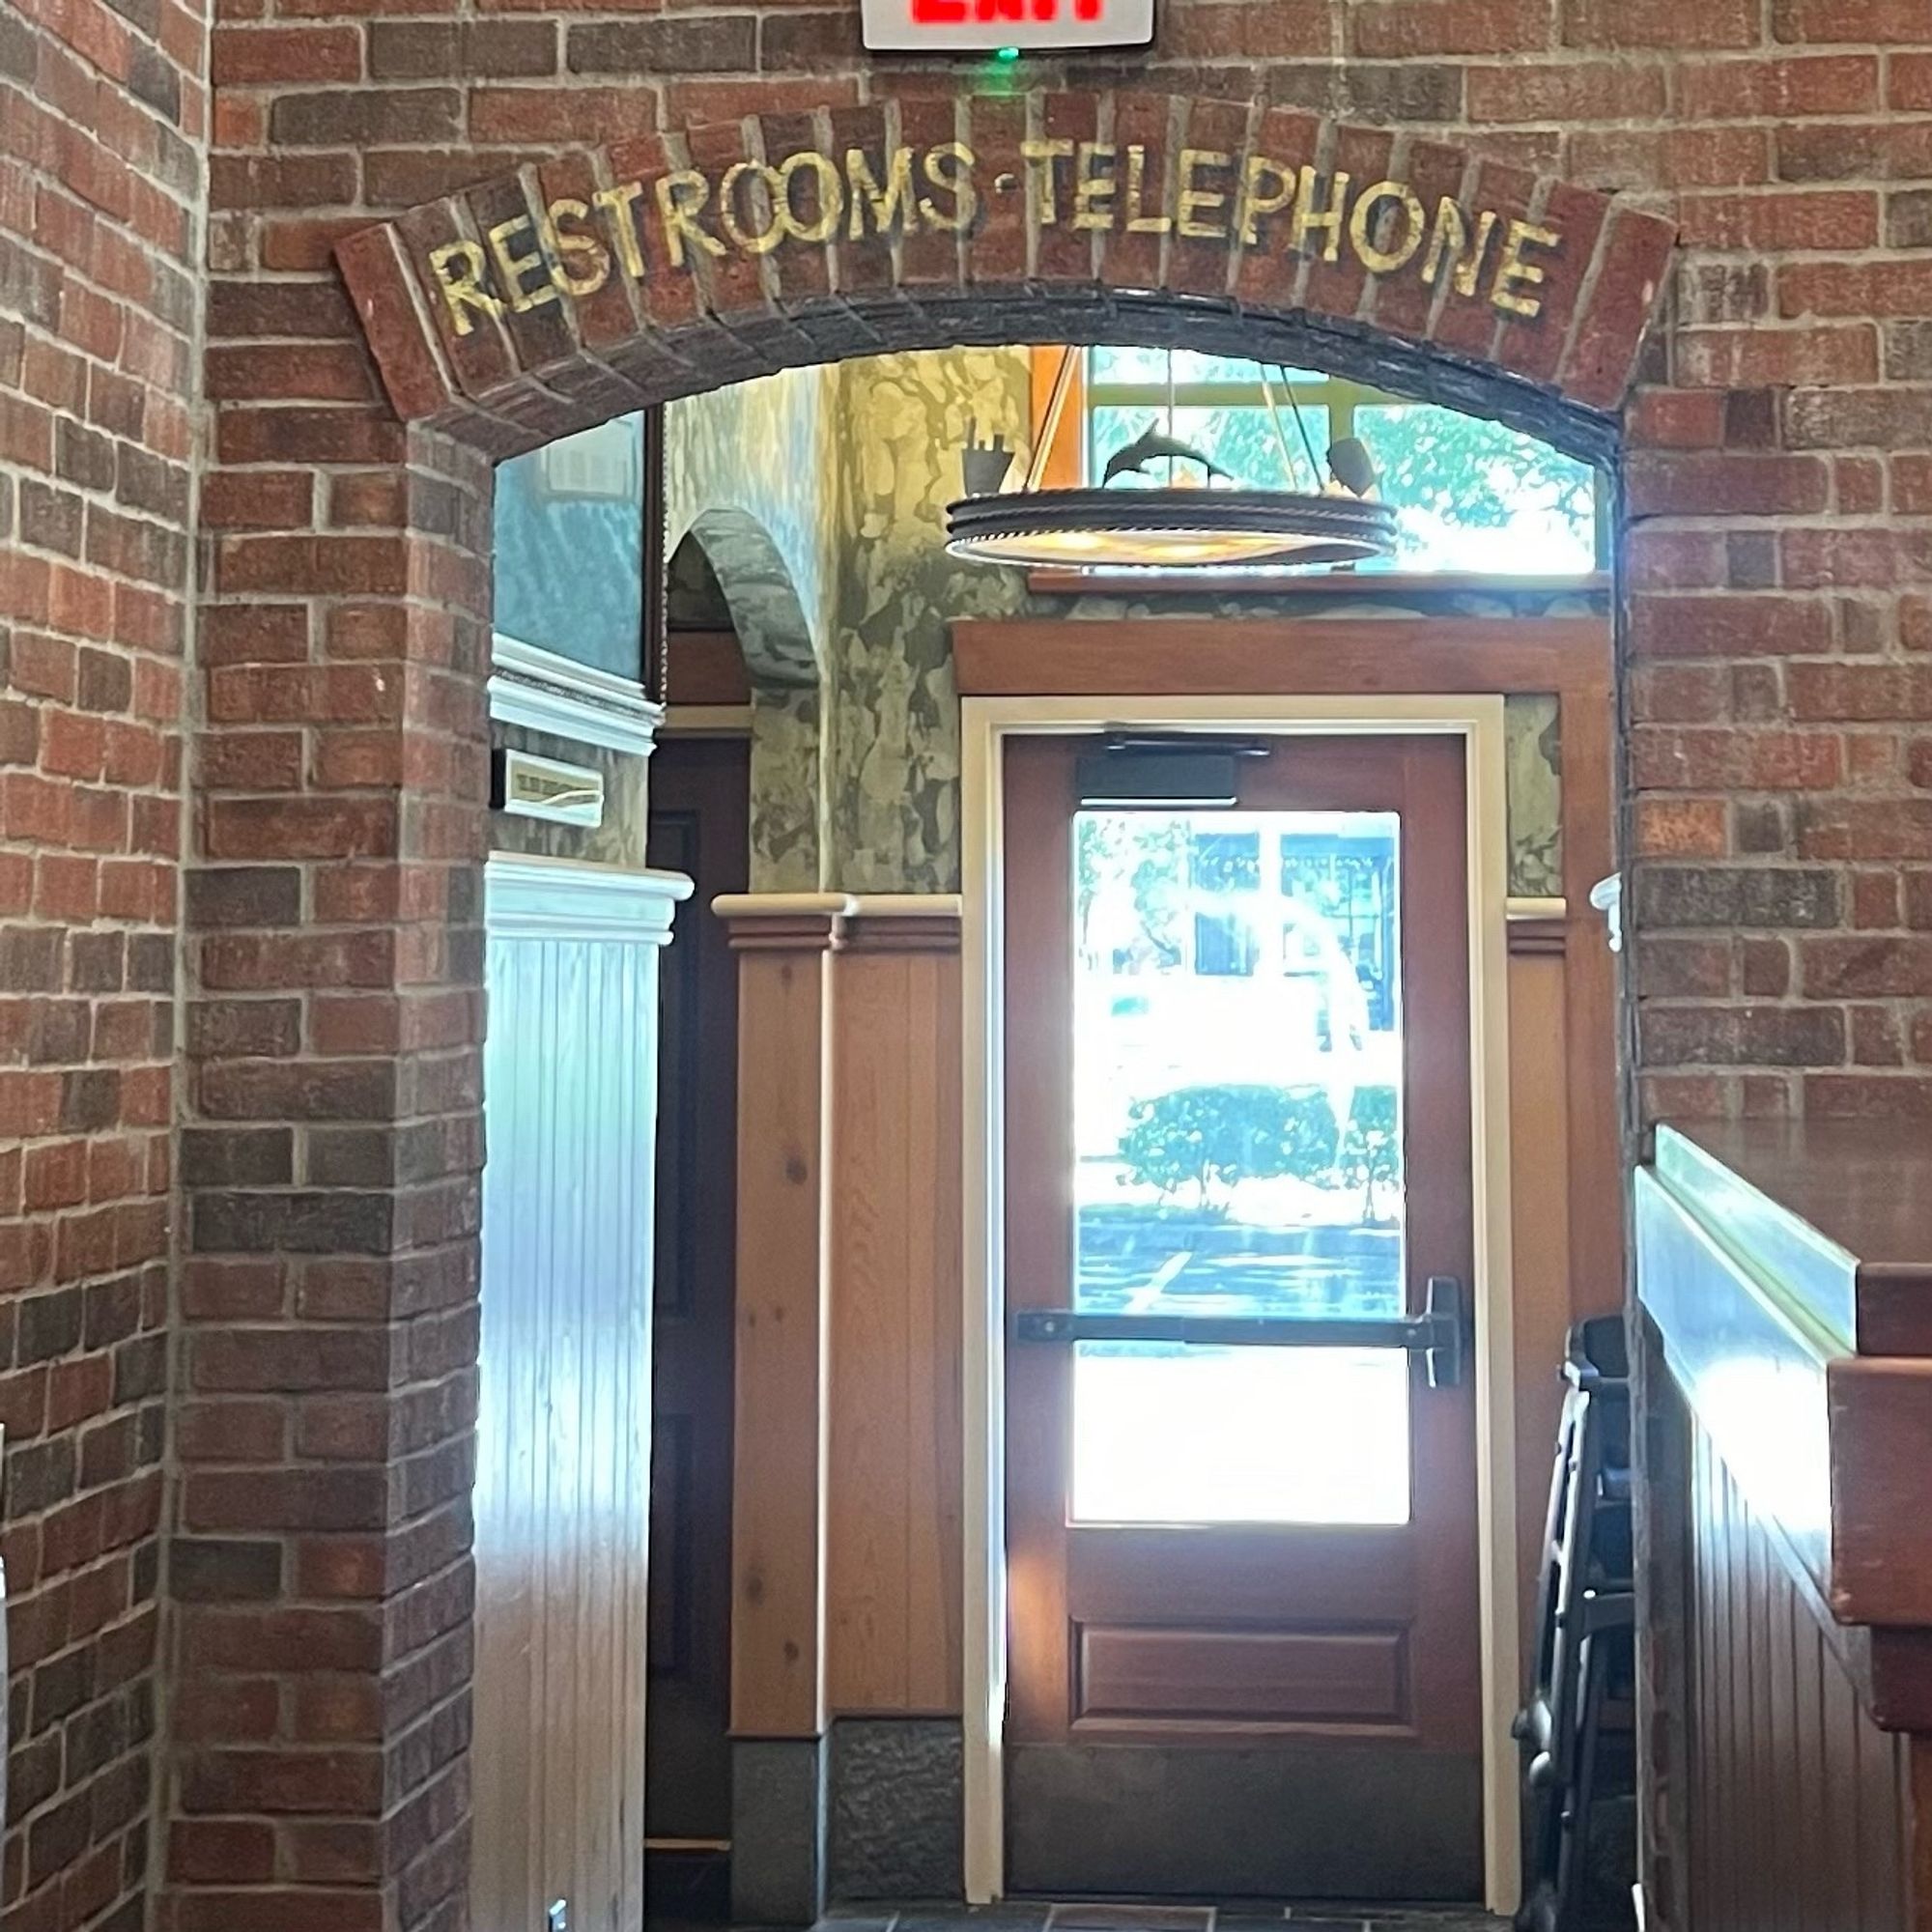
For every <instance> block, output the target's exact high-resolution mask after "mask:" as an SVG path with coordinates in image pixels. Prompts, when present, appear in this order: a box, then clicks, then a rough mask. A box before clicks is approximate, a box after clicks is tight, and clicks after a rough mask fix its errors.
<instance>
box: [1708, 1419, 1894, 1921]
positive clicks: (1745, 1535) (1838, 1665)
mask: <svg viewBox="0 0 1932 1932" xmlns="http://www.w3.org/2000/svg"><path fill="white" fill-rule="evenodd" d="M1689 1555H1690V1577H1689V1579H1688V1590H1687V1598H1688V1609H1689V1621H1690V1629H1689V1632H1688V1643H1687V1649H1686V1662H1687V1664H1688V1673H1687V1684H1688V1688H1689V1690H1690V1710H1691V1714H1692V1715H1691V1721H1690V1725H1689V1727H1688V1738H1689V1744H1690V1765H1689V1767H1688V1770H1689V1774H1690V1810H1689V1816H1688V1817H1687V1818H1686V1820H1685V1825H1686V1831H1687V1833H1688V1836H1689V1849H1690V1856H1689V1860H1688V1871H1687V1877H1688V1880H1689V1887H1690V1897H1689V1904H1690V1926H1692V1927H1694V1928H1695V1932H1758V1928H1760V1927H1765V1926H1785V1925H1789V1926H1791V1927H1792V1928H1793V1932H1833V1928H1835V1927H1838V1926H1841V1925H1842V1926H1846V1927H1851V1926H1856V1927H1857V1928H1858V1932H1912V1928H1915V1927H1917V1926H1918V1925H1920V1924H1922V1923H1923V1920H1921V1919H1918V1918H1915V1917H1914V1916H1913V1912H1912V1906H1911V1898H1910V1890H1909V1888H1908V1886H1907V1882H1906V1866H1907V1856H1908V1854H1907V1846H1908V1844H1909V1843H1910V1842H1911V1841H1912V1840H1913V1838H1914V1837H1915V1836H1916V1835H1917V1821H1916V1820H1915V1817H1914V1805H1915V1785H1914V1780H1913V1777H1912V1775H1911V1774H1912V1756H1913V1744H1912V1740H1911V1739H1909V1738H1906V1737H1903V1736H1900V1735H1899V1734H1898V1733H1896V1732H1891V1731H1885V1730H1881V1729H1880V1728H1879V1725H1878V1723H1877V1721H1876V1720H1875V1719H1874V1718H1873V1717H1872V1714H1871V1712H1870V1711H1869V1710H1868V1709H1867V1708H1865V1706H1864V1704H1863V1703H1862V1702H1861V1695H1860V1687H1859V1684H1858V1682H1857V1679H1856V1677H1855V1675H1854V1673H1853V1671H1852V1670H1851V1669H1849V1668H1848V1667H1847V1662H1846V1651H1847V1649H1848V1648H1849V1647H1851V1646H1852V1645H1853V1644H1854V1643H1855V1641H1856V1640H1855V1638H1854V1637H1853V1636H1852V1635H1851V1634H1850V1633H1846V1632H1842V1631H1839V1630H1838V1629H1837V1628H1836V1627H1835V1625H1834V1624H1833V1618H1832V1614H1831V1612H1830V1611H1829V1610H1828V1609H1827V1608H1826V1607H1825V1604H1824V1601H1823V1599H1822V1598H1821V1597H1820V1596H1819V1595H1818V1592H1817V1590H1816V1589H1815V1588H1813V1587H1810V1586H1809V1585H1808V1579H1806V1578H1805V1577H1804V1573H1803V1569H1802V1566H1800V1565H1798V1564H1796V1563H1794V1562H1792V1561H1791V1559H1790V1558H1789V1557H1788V1556H1787V1555H1786V1554H1785V1552H1784V1551H1783V1550H1782V1549H1780V1548H1779V1547H1778V1533H1777V1529H1776V1523H1775V1521H1772V1520H1766V1519H1764V1518H1763V1517H1761V1516H1760V1514H1759V1513H1758V1512H1757V1511H1756V1510H1754V1509H1753V1508H1752V1507H1751V1504H1750V1502H1749V1500H1748V1499H1747V1497H1746V1495H1745V1493H1744V1492H1743V1491H1742V1490H1741V1489H1740V1488H1739V1487H1738V1483H1737V1480H1736V1478H1735V1477H1734V1476H1733V1475H1732V1474H1731V1472H1730V1470H1729V1469H1728V1468H1727V1467H1726V1466H1725V1463H1724V1460H1723V1458H1722V1456H1721V1455H1720V1454H1719V1451H1718V1448H1717V1445H1716V1444H1715V1443H1714V1442H1713V1441H1712V1439H1711V1437H1710V1435H1708V1434H1707V1433H1706V1432H1705V1431H1704V1430H1702V1429H1698V1428H1693V1431H1692V1435H1691V1458H1690V1538H1689ZM1919 1783H1920V1784H1922V1783H1923V1780H1922V1779H1921V1780H1919ZM1926 1822H1927V1823H1928V1824H1932V1819H1928V1820H1927V1821H1926Z"/></svg>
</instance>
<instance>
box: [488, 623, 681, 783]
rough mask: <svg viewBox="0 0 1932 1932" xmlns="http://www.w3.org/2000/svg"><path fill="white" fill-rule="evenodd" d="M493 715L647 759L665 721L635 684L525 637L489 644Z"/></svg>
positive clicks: (498, 637) (496, 638) (499, 636)
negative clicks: (527, 642)
mask: <svg viewBox="0 0 1932 1932" xmlns="http://www.w3.org/2000/svg"><path fill="white" fill-rule="evenodd" d="M490 667H491V668H490V684H489V696H490V716H491V717H492V718H493V719H495V720H497V721H498V722H500V723H502V724H504V725H522V726H523V727H524V729H525V730H526V731H548V732H551V733H552V734H554V736H556V737H559V738H569V739H572V740H574V741H575V742H576V743H578V744H580V745H601V746H603V747H604V749H605V750H606V751H610V752H629V753H633V754H634V755H636V756H638V757H641V758H648V757H649V756H650V754H651V747H652V746H653V745H654V744H655V743H656V741H657V732H658V726H659V725H661V724H662V723H663V722H664V706H663V705H661V704H653V703H652V702H651V701H650V699H649V698H647V697H646V696H644V694H643V691H642V690H641V688H640V687H639V685H638V683H637V682H636V680H635V679H633V678H628V677H617V676H614V675H613V674H612V673H611V672H610V671H608V670H598V669H597V668H595V667H594V666H591V665H581V664H577V663H575V662H573V661H572V660H571V659H569V658H566V657H560V656H559V655H558V654H557V653H556V652H555V651H547V650H545V649H543V647H542V646H541V645H538V644H526V643H525V642H524V640H523V639H521V638H511V637H506V636H505V635H504V634H503V633H502V632H501V631H497V632H494V633H493V634H492V636H491V639H490Z"/></svg>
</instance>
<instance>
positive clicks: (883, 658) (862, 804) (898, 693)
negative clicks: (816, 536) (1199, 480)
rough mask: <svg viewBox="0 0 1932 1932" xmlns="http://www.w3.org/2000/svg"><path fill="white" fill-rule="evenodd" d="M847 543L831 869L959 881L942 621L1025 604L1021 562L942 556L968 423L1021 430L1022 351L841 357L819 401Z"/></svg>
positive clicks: (934, 882) (920, 888) (836, 620)
mask: <svg viewBox="0 0 1932 1932" xmlns="http://www.w3.org/2000/svg"><path fill="white" fill-rule="evenodd" d="M827 405H828V407H829V408H830V409H831V411H832V414H833V420H834V433H833V440H832V451H833V456H834V460H835V461H836V462H837V464H838V530H839V533H840V536H841V539H842V543H841V549H840V554H839V557H838V572H837V576H836V579H835V587H834V592H833V600H832V609H833V626H832V633H831V639H830V643H831V655H830V668H831V673H832V677H831V693H830V708H829V720H828V722H829V726H830V729H829V734H828V735H829V740H830V743H829V750H828V753H827V790H828V794H829V798H828V806H829V810H828V822H829V828H830V835H831V841H830V843H831V852H832V854H833V863H832V870H831V875H830V876H829V878H828V883H829V884H832V885H835V886H837V887H838V888H839V889H841V890H843V891H846V892H858V893H890V892H901V893H939V892H954V891H956V890H957V889H958V885H959V700H958V696H957V695H956V693H955V691H954V688H953V683H952V651H951V643H950V639H949V637H948V633H947V626H948V624H949V623H950V622H951V621H952V619H953V618H955V617H990V616H1005V615H1009V614H1012V613H1014V612H1017V611H1022V610H1024V609H1025V608H1026V601H1027V599H1026V590H1025V585H1024V582H1023V580H1022V579H1021V577H1020V575H1019V573H1018V572H1016V571H1011V570H1000V569H993V568H989V567H988V566H986V565H984V564H973V563H963V562H961V561H960V560H959V559H958V558H956V557H953V556H950V555H948V554H947V551H946V541H945V511H946V506H947V504H948V503H950V502H952V500H953V498H954V497H957V496H958V495H959V493H960V490H961V487H962V485H961V481H960V468H959V460H960V452H961V451H962V450H963V449H964V448H965V447H966V443H967V435H968V425H969V423H971V424H972V425H974V427H975V430H976V433H977V434H978V436H979V439H980V440H981V441H982V442H983V441H985V440H988V438H989V437H990V436H992V435H993V434H995V433H998V434H1001V435H1004V436H1005V438H1006V440H1007V443H1008V446H1009V448H1013V447H1020V446H1023V445H1024V443H1025V440H1026V434H1027V411H1028V365H1027V352H1026V351H1025V350H1024V349H961V350H955V351H953V352H952V353H950V354H945V355H929V354H928V355H880V356H874V357H871V358H869V359H868V360H867V361H864V362H848V363H845V364H843V365H842V366H841V367H840V368H839V369H838V371H837V372H836V377H835V384H834V385H833V387H832V388H831V389H830V391H829V392H828V395H827Z"/></svg>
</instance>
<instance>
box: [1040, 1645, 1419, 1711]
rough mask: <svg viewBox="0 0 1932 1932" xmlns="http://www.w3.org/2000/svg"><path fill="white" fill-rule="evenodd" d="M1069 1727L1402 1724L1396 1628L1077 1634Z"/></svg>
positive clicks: (1401, 1649)
mask: <svg viewBox="0 0 1932 1932" xmlns="http://www.w3.org/2000/svg"><path fill="white" fill-rule="evenodd" d="M1077 1639H1078V1656H1077V1659H1076V1666H1075V1667H1076V1671H1077V1677H1076V1683H1075V1692H1074V1728H1075V1731H1076V1733H1077V1732H1078V1731H1079V1729H1080V1728H1081V1727H1082V1725H1083V1724H1084V1723H1086V1722H1088V1721H1089V1720H1092V1719H1167V1720H1170V1721H1172V1720H1175V1719H1192V1720H1194V1722H1195V1723H1196V1724H1199V1725H1202V1726H1213V1725H1220V1724H1239V1725H1241V1726H1242V1727H1243V1728H1244V1729H1247V1730H1252V1729H1254V1728H1256V1727H1257V1726H1265V1727H1267V1728H1270V1729H1277V1728H1293V1726H1295V1725H1309V1724H1319V1725H1321V1727H1322V1729H1323V1731H1324V1732H1329V1731H1332V1729H1333V1728H1334V1727H1335V1726H1338V1725H1343V1726H1346V1725H1351V1724H1352V1725H1371V1726H1374V1727H1375V1728H1377V1729H1378V1730H1386V1729H1388V1728H1390V1727H1392V1726H1395V1727H1402V1726H1406V1724H1407V1722H1408V1715H1409V1709H1408V1656H1407V1651H1408V1638H1407V1634H1406V1632H1405V1631H1401V1630H1386V1631H1374V1630H1347V1631H1335V1630H1211V1629H1206V1630H1204V1629H1200V1628H1194V1627H1191V1628H1186V1629H1176V1630H1149V1629H1140V1628H1130V1629H1119V1628H1110V1627H1108V1626H1107V1625H1104V1624H1100V1625H1095V1624H1089V1625H1087V1626H1085V1627H1084V1628H1083V1629H1081V1630H1080V1631H1079V1632H1078V1633H1077Z"/></svg>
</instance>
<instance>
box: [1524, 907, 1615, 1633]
mask: <svg viewBox="0 0 1932 1932" xmlns="http://www.w3.org/2000/svg"><path fill="white" fill-rule="evenodd" d="M1569 937H1570V926H1569V921H1568V919H1567V918H1566V917H1565V916H1564V915H1563V914H1562V913H1560V912H1556V911H1554V910H1551V911H1548V912H1545V913H1544V914H1542V915H1541V916H1530V917H1517V916H1515V915H1514V914H1513V915H1512V917H1511V919H1510V930H1509V1015H1510V1267H1511V1287H1510V1313H1511V1321H1512V1334H1513V1340H1514V1342H1515V1346H1516V1515H1517V1566H1518V1573H1519V1575H1520V1578H1521V1588H1520V1591H1519V1592H1518V1603H1519V1605H1520V1613H1521V1621H1520V1635H1521V1639H1522V1648H1521V1653H1520V1655H1521V1657H1522V1659H1523V1662H1524V1667H1525V1668H1528V1667H1529V1665H1530V1662H1531V1660H1533V1659H1534V1657H1535V1655H1536V1651H1535V1645H1534V1643H1533V1641H1532V1637H1533V1634H1534V1626H1535V1622H1536V1614H1537V1605H1536V1576H1537V1571H1538V1568H1539V1566H1540V1565H1541V1563H1542V1560H1543V1536H1544V1528H1545V1523H1544V1516H1545V1512H1546V1510H1547V1508H1548V1498H1549V1458H1550V1444H1551V1443H1552V1442H1553V1441H1554V1439H1555V1435H1556V1418H1557V1414H1558V1412H1559V1410H1560V1409H1561V1408H1562V1406H1563V1382H1562V1379H1561V1375H1560V1370H1559V1365H1560V1364H1561V1362H1562V1360H1563V1350H1564V1344H1565V1340H1566V1338H1567V1335H1568V1331H1569V1326H1570V1324H1571V1322H1573V1321H1578V1320H1580V1319H1581V1318H1582V1317H1583V1316H1585V1315H1590V1314H1596V1313H1599V1312H1601V1311H1600V1310H1599V1309H1597V1308H1595V1307H1592V1306H1591V1305H1590V1299H1591V1297H1592V1295H1593V1294H1594V1293H1597V1292H1598V1287H1599V1285H1598V1284H1597V1283H1596V1282H1595V1281H1594V1280H1593V1281H1591V1282H1588V1283H1585V1284H1581V1285H1576V1284H1573V1283H1572V1281H1571V1277H1570V1265H1569V1263H1570V1188H1571V1166H1570V1106H1569V1084H1570V1080H1571V1078H1572V1072H1571V1068H1570V1064H1569V1055H1568V1040H1569V1026H1568V1019H1567V1011H1566V1009H1567V1000H1568V990H1569V989H1568V978H1569V971H1570V965H1569V952H1570V947H1569ZM1581 944H1582V946H1583V947H1585V948H1588V947H1592V946H1594V947H1597V948H1602V947H1603V945H1604V937H1603V933H1602V931H1601V930H1599V931H1597V932H1594V933H1592V932H1589V931H1588V930H1587V929H1586V930H1585V931H1584V933H1583V935H1582V940H1581ZM1599 1045H1600V1049H1601V1057H1602V1071H1601V1074H1600V1076H1599V1087H1600V1090H1601V1093H1602V1095H1603V1100H1604V1105H1605V1109H1606V1110H1610V1111H1613V1109H1611V1108H1610V1094H1611V1093H1612V1092H1613V1089H1612V1086H1611V1082H1612V1080H1613V1078H1614V1071H1613V1060H1614V1055H1613V1053H1612V1050H1611V1043H1610V1041H1609V1040H1608V1039H1607V1038H1606V1039H1605V1040H1603V1041H1601V1042H1600V1043H1599ZM1612 1191H1614V1190H1612Z"/></svg>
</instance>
